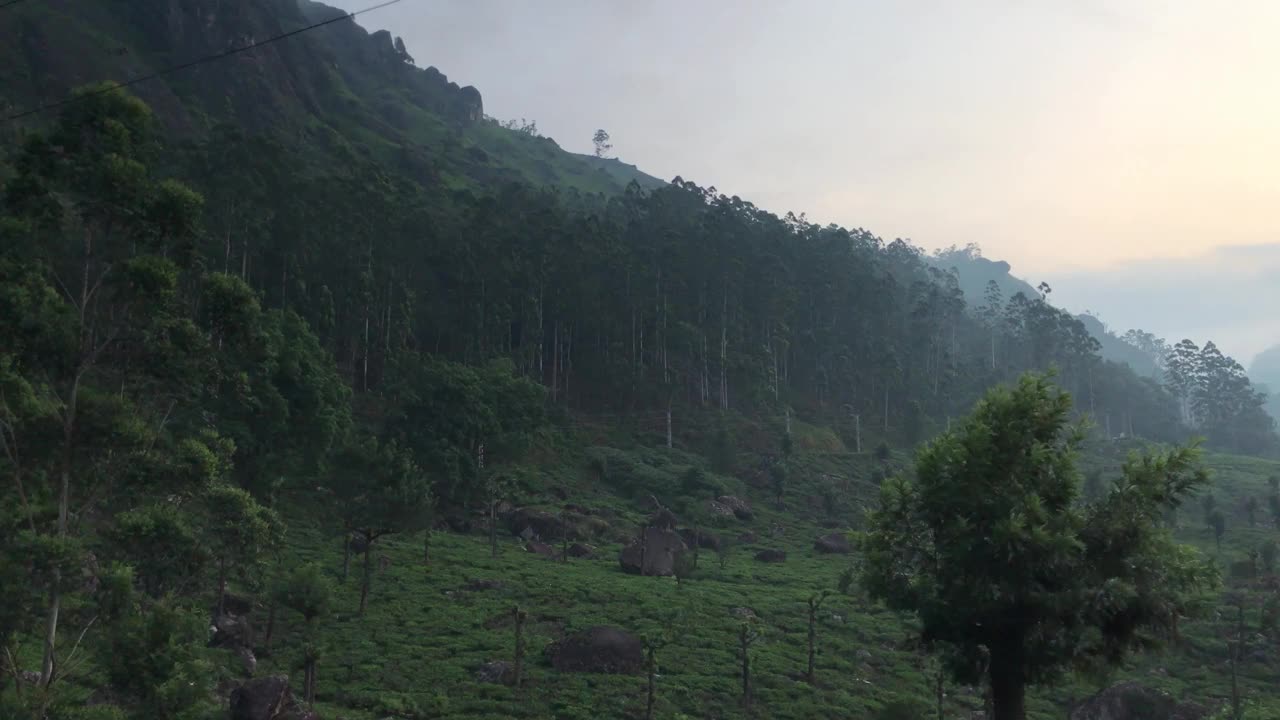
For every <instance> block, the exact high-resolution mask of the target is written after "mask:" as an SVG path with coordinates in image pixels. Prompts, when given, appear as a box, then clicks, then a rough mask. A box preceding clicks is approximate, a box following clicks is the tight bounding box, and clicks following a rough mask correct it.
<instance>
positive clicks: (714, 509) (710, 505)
mask: <svg viewBox="0 0 1280 720" xmlns="http://www.w3.org/2000/svg"><path fill="white" fill-rule="evenodd" d="M707 512H708V513H710V514H711V516H712V517H718V518H732V517H737V516H736V515H734V514H733V508H731V507H729V506H728V505H725V504H724V503H722V502H720V501H718V500H708V501H707Z"/></svg>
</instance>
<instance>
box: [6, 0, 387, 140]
mask: <svg viewBox="0 0 1280 720" xmlns="http://www.w3.org/2000/svg"><path fill="white" fill-rule="evenodd" d="M22 1H23V0H9V4H8V5H0V8H5V7H8V6H9V5H16V4H17V3H19V2H22ZM400 1H401V0H386V1H385V2H381V3H378V4H377V5H371V6H369V7H367V8H364V9H362V10H356V11H354V12H349V13H347V14H345V15H338V16H336V17H331V18H329V19H328V20H321V21H320V22H318V23H315V24H313V25H307V26H306V27H300V28H298V29H297V30H290V31H289V32H286V33H281V34H279V35H275V36H272V37H269V38H267V39H266V40H261V41H256V42H251V43H249V44H248V45H243V46H241V47H237V48H232V49H230V50H226V51H224V52H220V53H217V54H214V55H206V56H205V57H202V58H197V59H195V60H192V61H190V62H185V63H182V64H180V65H174V66H172V67H168V68H165V69H163V70H158V71H156V72H153V73H151V74H149V75H143V76H142V77H138V78H134V79H132V80H130V81H128V82H122V83H113V84H111V85H110V86H108V87H104V88H100V89H98V90H94V91H93V92H89V93H85V94H83V95H76V96H73V97H69V98H66V99H65V100H59V101H57V102H51V103H48V104H47V105H41V106H39V107H35V108H32V109H30V110H24V111H22V112H20V113H17V114H16V115H9V116H8V117H6V118H5V121H6V122H11V121H14V120H21V119H22V118H25V117H29V116H31V115H35V114H37V113H42V112H44V111H46V110H52V109H54V108H59V107H62V106H63V105H70V104H71V103H74V102H79V101H81V100H84V99H87V98H91V97H94V96H95V95H102V94H105V93H109V92H115V91H116V90H120V89H122V88H127V87H130V86H132V85H137V84H138V83H142V82H146V81H148V80H154V79H156V78H158V77H162V76H164V75H169V74H171V73H175V72H178V71H179V70H186V69H188V68H193V67H195V66H197V65H204V64H206V63H211V62H213V61H215V60H221V59H223V58H226V57H230V56H232V55H236V54H238V53H242V52H246V51H248V50H253V49H254V48H260V47H262V46H263V45H270V44H271V43H273V42H276V41H277V40H284V39H285V38H290V37H293V36H294V35H301V34H302V33H304V32H308V31H310V30H315V29H316V28H319V27H324V26H325V25H332V24H333V23H336V22H341V21H343V20H350V19H352V18H354V17H356V16H357V15H363V14H365V13H368V12H373V11H374V10H381V9H382V8H384V7H387V6H388V5H395V4H396V3H398V2H400Z"/></svg>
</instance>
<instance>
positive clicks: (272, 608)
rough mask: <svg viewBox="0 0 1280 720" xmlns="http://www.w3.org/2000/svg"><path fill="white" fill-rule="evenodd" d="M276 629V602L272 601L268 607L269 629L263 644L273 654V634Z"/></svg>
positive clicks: (268, 652) (264, 635)
mask: <svg viewBox="0 0 1280 720" xmlns="http://www.w3.org/2000/svg"><path fill="white" fill-rule="evenodd" d="M275 631H276V603H275V602H274V601H272V603H271V605H269V606H268V607H267V631H266V632H265V633H263V637H262V645H263V647H265V648H266V650H267V654H268V655H270V654H271V636H272V635H274V634H275Z"/></svg>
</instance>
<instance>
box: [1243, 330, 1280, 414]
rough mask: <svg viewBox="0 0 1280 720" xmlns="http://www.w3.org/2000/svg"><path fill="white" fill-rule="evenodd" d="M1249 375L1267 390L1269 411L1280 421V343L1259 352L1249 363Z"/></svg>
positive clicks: (1261, 387)
mask: <svg viewBox="0 0 1280 720" xmlns="http://www.w3.org/2000/svg"><path fill="white" fill-rule="evenodd" d="M1249 377H1250V378H1251V379H1252V380H1253V381H1254V382H1255V383H1257V384H1258V385H1259V387H1260V389H1262V390H1265V391H1266V392H1267V395H1268V401H1267V412H1269V413H1270V414H1271V417H1273V418H1276V419H1277V421H1280V345H1276V346H1274V347H1270V348H1267V349H1266V350H1263V351H1262V352H1261V353H1258V356H1257V357H1255V358H1254V359H1253V362H1252V363H1250V364H1249Z"/></svg>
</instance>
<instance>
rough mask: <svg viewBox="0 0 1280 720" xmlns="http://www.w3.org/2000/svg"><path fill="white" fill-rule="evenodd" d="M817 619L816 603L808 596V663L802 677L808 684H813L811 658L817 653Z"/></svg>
mask: <svg viewBox="0 0 1280 720" xmlns="http://www.w3.org/2000/svg"><path fill="white" fill-rule="evenodd" d="M817 621H818V605H817V603H816V602H814V599H813V598H809V663H808V666H807V667H806V668H805V672H804V677H805V680H807V681H808V682H809V684H810V685H812V684H814V671H813V660H814V655H816V654H817V650H816V645H817V628H816V627H815V626H816V625H817Z"/></svg>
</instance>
